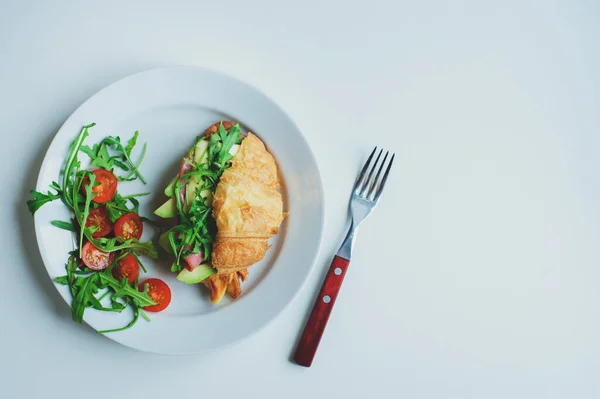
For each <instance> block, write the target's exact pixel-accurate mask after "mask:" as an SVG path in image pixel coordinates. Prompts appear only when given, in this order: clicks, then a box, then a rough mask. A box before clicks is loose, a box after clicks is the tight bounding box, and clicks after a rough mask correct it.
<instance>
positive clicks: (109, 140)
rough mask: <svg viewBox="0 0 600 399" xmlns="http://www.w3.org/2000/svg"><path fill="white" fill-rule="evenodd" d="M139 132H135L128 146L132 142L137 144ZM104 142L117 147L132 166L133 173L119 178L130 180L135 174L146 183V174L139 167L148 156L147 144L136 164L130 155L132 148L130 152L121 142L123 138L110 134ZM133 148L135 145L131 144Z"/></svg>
mask: <svg viewBox="0 0 600 399" xmlns="http://www.w3.org/2000/svg"><path fill="white" fill-rule="evenodd" d="M137 133H138V132H137V131H136V133H134V135H133V137H132V138H131V139H130V140H129V142H128V144H127V145H128V147H129V145H130V144H133V145H135V143H136V142H137ZM134 138H135V140H134ZM132 140H133V141H132ZM102 143H105V144H107V145H109V146H113V147H114V148H115V149H116V151H118V152H119V153H120V154H121V155H122V157H123V160H124V161H126V163H127V164H128V165H129V167H130V168H131V173H130V174H129V175H128V176H126V177H119V180H128V179H130V178H131V177H132V176H134V175H135V176H137V177H138V178H139V179H140V180H141V181H142V183H144V184H146V179H145V178H144V176H142V174H141V173H140V171H139V167H140V165H141V164H142V162H143V161H144V157H145V156H146V144H144V147H143V148H142V155H141V156H140V159H139V161H138V163H137V164H135V163H134V162H133V161H132V160H131V157H130V152H131V150H129V152H128V150H127V149H126V148H125V147H123V144H121V139H119V138H118V137H112V136H109V137H107V138H105V139H104V140H102ZM131 149H133V146H131Z"/></svg>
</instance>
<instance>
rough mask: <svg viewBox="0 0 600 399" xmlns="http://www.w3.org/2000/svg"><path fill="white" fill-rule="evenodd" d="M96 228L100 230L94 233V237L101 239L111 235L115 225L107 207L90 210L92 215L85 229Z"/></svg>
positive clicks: (86, 222)
mask: <svg viewBox="0 0 600 399" xmlns="http://www.w3.org/2000/svg"><path fill="white" fill-rule="evenodd" d="M91 226H96V227H98V230H96V231H95V232H94V233H92V237H94V238H100V237H104V236H105V235H107V234H109V233H110V232H111V231H112V229H113V223H112V222H111V221H110V217H109V216H108V211H107V210H106V208H105V207H103V206H99V207H98V208H96V209H90V214H89V215H88V218H87V220H86V221H85V227H91Z"/></svg>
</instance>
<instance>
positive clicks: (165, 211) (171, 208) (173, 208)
mask: <svg viewBox="0 0 600 399" xmlns="http://www.w3.org/2000/svg"><path fill="white" fill-rule="evenodd" d="M154 214H155V215H156V216H160V217H161V218H163V219H168V218H172V217H175V215H177V204H176V203H175V197H171V198H169V199H168V200H167V202H165V203H164V204H162V205H161V206H159V207H158V209H157V210H155V211H154Z"/></svg>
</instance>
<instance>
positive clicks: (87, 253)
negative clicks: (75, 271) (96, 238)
mask: <svg viewBox="0 0 600 399" xmlns="http://www.w3.org/2000/svg"><path fill="white" fill-rule="evenodd" d="M81 260H82V261H83V263H84V264H85V265H86V266H87V267H89V268H90V269H92V270H103V269H106V268H107V267H108V266H110V264H111V263H112V260H113V253H112V252H104V251H102V250H100V249H98V248H96V247H95V246H94V244H92V243H91V242H89V241H88V242H86V243H85V244H83V248H82V250H81Z"/></svg>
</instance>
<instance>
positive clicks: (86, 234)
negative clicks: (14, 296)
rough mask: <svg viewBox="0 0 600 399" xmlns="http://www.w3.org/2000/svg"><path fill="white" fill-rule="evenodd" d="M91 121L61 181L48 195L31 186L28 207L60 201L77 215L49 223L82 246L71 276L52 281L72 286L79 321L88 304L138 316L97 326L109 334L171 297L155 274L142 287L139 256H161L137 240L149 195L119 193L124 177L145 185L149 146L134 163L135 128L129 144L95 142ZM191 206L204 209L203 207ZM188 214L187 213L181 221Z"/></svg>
mask: <svg viewBox="0 0 600 399" xmlns="http://www.w3.org/2000/svg"><path fill="white" fill-rule="evenodd" d="M94 126H95V124H90V125H86V126H83V127H82V128H81V131H80V132H79V134H78V135H77V137H76V138H75V140H74V141H73V143H72V144H71V146H70V148H69V152H68V155H67V158H66V160H65V165H64V169H63V170H62V173H61V176H59V179H58V181H54V182H52V183H51V184H50V190H49V191H48V192H46V193H42V192H38V191H35V190H32V191H31V197H32V198H31V199H30V200H29V201H27V206H28V208H29V211H30V212H31V214H32V215H33V214H34V213H35V212H36V211H37V210H38V209H39V208H40V207H42V206H43V205H45V204H47V203H49V202H51V201H55V200H61V201H62V203H63V204H64V205H65V206H66V207H67V208H68V209H69V210H70V211H71V212H72V214H73V217H72V218H71V220H68V221H67V220H53V221H52V222H51V223H52V224H53V225H54V226H56V227H57V228H60V229H64V230H69V231H71V232H73V234H74V235H75V236H76V241H77V245H76V246H77V249H76V250H73V251H71V252H69V254H68V259H67V262H66V275H64V276H61V277H57V278H55V279H54V281H55V282H56V283H57V284H62V285H68V286H69V289H70V291H71V294H72V296H73V300H72V304H71V311H72V317H73V320H74V321H76V322H79V323H81V322H82V321H83V315H84V312H85V310H86V309H87V308H93V309H96V310H100V311H106V312H122V311H123V310H125V309H126V308H128V307H131V308H132V310H133V319H132V320H131V322H130V323H129V324H127V325H125V326H123V327H121V328H117V329H112V330H104V331H98V332H99V333H108V332H114V331H121V330H124V329H127V328H130V327H132V326H133V325H134V324H135V323H136V322H137V321H138V319H139V317H140V316H141V317H143V318H144V319H146V320H147V321H149V320H150V319H149V318H148V316H147V315H146V313H145V312H144V310H145V311H151V312H159V311H161V310H163V309H165V308H166V307H167V306H168V305H169V303H170V301H171V291H170V289H169V287H168V285H167V284H166V283H165V282H164V281H162V280H160V279H156V278H150V279H147V280H145V281H143V282H142V283H141V284H139V287H138V279H139V270H140V268H141V269H142V271H143V272H146V269H145V267H144V265H143V263H142V262H141V259H140V256H147V257H150V258H153V259H156V258H158V253H157V249H156V247H155V245H154V244H153V242H152V241H147V242H142V241H140V240H141V237H142V232H143V228H144V224H143V222H148V221H149V220H148V219H146V218H143V217H140V215H139V201H138V198H139V197H141V196H145V195H148V194H149V193H139V194H133V195H125V196H123V195H121V194H120V193H119V192H118V191H117V187H118V186H119V183H121V182H128V181H133V180H136V179H139V180H140V181H141V182H142V183H144V184H146V179H145V178H144V176H143V175H142V173H141V172H140V165H141V163H142V161H143V159H144V156H145V153H146V145H145V144H144V146H143V149H142V153H141V155H140V157H139V160H138V161H137V162H134V161H133V160H132V159H131V153H132V151H133V149H134V147H135V146H136V144H137V139H138V132H137V131H136V132H135V133H134V134H133V136H132V137H131V138H130V139H129V140H128V141H127V142H126V143H125V142H121V139H120V137H112V136H109V137H106V138H105V139H103V140H102V141H100V142H99V143H97V144H94V145H93V146H92V147H90V146H88V145H84V141H85V139H86V138H87V137H88V136H89V129H91V128H92V127H94ZM81 153H83V154H85V155H87V156H88V157H89V158H90V160H91V163H90V165H91V167H92V168H94V169H93V170H86V169H82V167H81V162H80V160H79V155H80V154H81ZM177 187H178V189H179V188H180V187H181V184H179V183H178V184H177ZM178 206H179V205H178ZM188 208H189V209H191V207H188ZM181 209H183V208H181ZM194 209H195V211H194V212H196V209H197V212H203V210H202V209H201V208H200V207H199V206H198V205H196V206H195V208H194ZM194 215H195V214H194ZM191 217H192V215H191V214H190V216H189V217H188V219H185V220H184V222H185V221H189V220H190V218H191ZM179 241H181V242H183V241H182V240H181V239H179ZM194 243H195V241H194Z"/></svg>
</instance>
